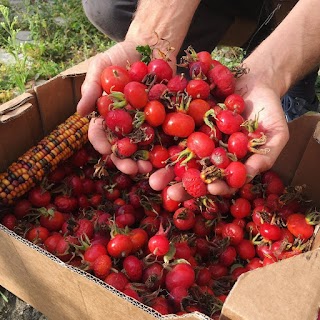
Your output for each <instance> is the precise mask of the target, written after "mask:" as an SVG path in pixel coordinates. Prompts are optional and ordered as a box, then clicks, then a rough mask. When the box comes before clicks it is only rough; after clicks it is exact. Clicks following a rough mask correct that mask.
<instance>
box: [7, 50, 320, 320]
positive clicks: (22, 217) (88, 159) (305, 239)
mask: <svg viewBox="0 0 320 320" xmlns="http://www.w3.org/2000/svg"><path fill="white" fill-rule="evenodd" d="M186 53H187V54H186V56H185V57H184V59H183V61H182V64H183V65H184V66H185V67H186V70H187V72H188V75H187V76H184V75H183V74H179V75H176V76H173V75H172V69H171V68H170V66H169V64H168V63H167V62H166V61H165V60H163V59H153V60H151V61H150V62H149V63H148V64H146V63H144V62H141V61H137V62H135V63H133V64H132V65H130V66H128V68H127V69H125V68H122V67H119V66H110V67H108V68H106V69H105V70H104V72H103V74H102V77H101V79H102V86H103V90H104V95H103V96H101V98H100V99H99V100H98V102H97V109H98V112H99V114H100V116H101V117H103V118H104V120H105V121H104V123H105V125H106V126H105V128H106V132H107V136H108V139H109V142H110V144H111V145H112V153H113V155H116V156H117V158H120V159H134V160H135V161H144V162H145V163H144V170H142V171H139V172H138V173H137V174H134V175H129V174H126V173H123V172H121V171H119V170H118V168H117V167H116V166H115V163H114V161H111V160H112V158H111V157H110V155H104V156H103V157H101V155H99V154H98V153H97V152H96V151H95V150H94V149H93V148H92V146H91V145H90V144H88V145H86V146H85V147H84V148H82V149H81V150H79V151H78V152H77V153H76V154H74V155H73V156H72V157H71V158H70V159H69V160H68V161H67V162H65V163H63V164H61V165H60V166H59V167H58V168H57V169H56V170H54V171H53V172H52V173H50V174H49V175H48V176H47V177H46V179H45V180H44V181H43V183H42V185H41V186H37V187H35V188H33V189H32V190H31V191H30V192H29V193H28V194H27V195H26V196H25V197H23V198H22V199H20V200H19V201H18V202H17V203H16V204H15V205H14V206H13V207H11V208H8V210H7V211H6V212H5V214H3V216H2V219H1V223H2V224H3V225H5V226H6V227H7V228H9V229H10V230H14V231H15V232H16V233H18V234H19V235H21V236H22V237H25V238H26V239H28V240H29V241H31V242H33V243H35V244H37V245H39V246H40V247H42V248H44V249H45V250H47V251H48V252H50V253H52V254H53V255H55V256H57V257H58V258H60V259H61V260H62V261H64V262H66V263H69V264H70V265H73V266H75V267H77V268H81V269H82V270H86V271H88V272H89V273H91V274H93V275H95V276H96V277H97V278H99V279H101V280H102V281H104V282H105V283H107V284H109V285H111V286H113V287H115V288H116V289H118V290H119V291H121V292H123V293H125V294H127V295H128V296H130V297H132V298H134V299H136V300H138V301H140V302H142V303H144V304H146V305H148V306H150V307H151V308H153V309H155V310H157V311H158V312H160V313H161V314H169V313H175V314H178V315H180V314H184V313H187V312H193V311H199V312H202V313H204V314H206V315H208V316H209V317H211V318H213V319H216V318H218V317H219V314H220V310H221V307H222V305H223V302H224V301H225V299H226V297H227V295H228V294H229V292H230V290H231V288H232V286H233V284H234V283H235V281H236V280H237V278H238V277H239V276H240V275H241V274H242V273H244V272H247V271H250V270H253V269H256V268H260V267H263V266H265V265H268V264H271V263H274V262H276V261H279V260H282V259H286V258H289V257H291V256H294V255H297V254H300V253H301V252H303V251H305V250H308V249H309V248H310V244H311V241H312V236H313V233H314V224H317V223H318V222H319V214H318V213H317V212H316V211H315V210H314V211H312V210H311V205H310V203H309V202H307V201H306V200H305V199H304V196H303V188H300V187H285V185H284V183H283V181H282V180H281V178H280V177H279V175H278V174H277V173H275V172H273V171H267V172H265V173H263V174H262V175H260V176H258V177H256V178H255V179H254V180H253V181H251V182H250V183H248V182H246V171H245V166H244V165H243V162H244V160H245V159H246V157H248V156H249V155H250V154H251V153H252V152H267V149H261V148H260V147H259V146H261V145H263V144H264V143H265V142H266V135H265V132H264V131H263V130H261V128H260V127H259V126H258V124H257V123H256V122H249V121H244V119H243V117H242V115H241V114H242V113H243V111H244V109H245V104H244V101H243V99H242V97H241V96H240V95H238V94H236V93H235V92H234V90H235V76H234V74H233V73H232V72H231V71H230V70H229V69H228V68H227V67H225V66H224V65H222V64H221V63H219V62H217V61H215V60H213V59H212V58H211V56H210V54H209V53H208V52H199V53H195V52H194V51H193V50H192V49H191V48H189V49H188V50H187V51H186ZM146 163H147V164H149V165H146ZM150 164H151V165H150ZM168 167H170V168H173V172H174V175H173V178H172V179H171V180H172V181H171V180H169V181H168V182H170V183H168V185H166V186H165V187H164V188H162V189H161V190H160V189H159V190H155V189H154V188H152V187H151V185H150V180H149V178H150V175H151V176H152V174H153V173H154V172H156V171H157V170H159V169H160V170H161V169H163V168H168ZM146 168H148V169H146ZM158 177H159V176H158ZM160 178H161V175H160ZM166 178H167V177H166ZM215 179H225V181H226V182H227V183H228V184H229V185H230V186H231V187H235V188H237V189H238V191H237V193H235V194H234V195H228V196H213V195H211V194H209V193H208V191H207V187H206V185H207V183H210V182H211V181H213V180H215ZM181 182H182V184H183V187H184V188H185V189H186V191H187V192H188V194H189V195H190V197H189V199H188V200H185V201H183V202H178V201H175V200H172V199H170V198H169V197H168V192H167V191H168V188H169V185H172V184H175V183H181ZM166 184H167V183H166Z"/></svg>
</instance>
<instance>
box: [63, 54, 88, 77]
mask: <svg viewBox="0 0 320 320" xmlns="http://www.w3.org/2000/svg"><path fill="white" fill-rule="evenodd" d="M91 60H92V58H90V59H87V60H84V61H82V62H80V63H79V64H77V65H75V66H73V67H71V68H69V69H67V70H65V71H63V72H61V73H60V74H59V76H61V77H63V78H64V77H74V76H77V75H83V74H85V73H87V70H88V66H89V63H90V61H91Z"/></svg>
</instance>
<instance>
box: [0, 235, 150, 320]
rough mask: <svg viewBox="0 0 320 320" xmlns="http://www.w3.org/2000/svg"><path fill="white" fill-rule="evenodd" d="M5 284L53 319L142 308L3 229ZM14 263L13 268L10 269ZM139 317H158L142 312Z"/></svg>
mask: <svg viewBox="0 0 320 320" xmlns="http://www.w3.org/2000/svg"><path fill="white" fill-rule="evenodd" d="M0 242H1V246H0V264H1V272H0V281H1V284H2V285H3V286H4V287H5V288H7V289H8V290H10V291H11V292H13V293H14V294H16V295H17V296H19V297H20V298H21V299H23V300H24V301H27V302H28V303H30V304H31V305H32V306H34V307H35V308H37V309H38V310H39V311H41V312H42V313H44V314H45V315H46V316H47V317H48V318H49V319H50V320H61V319H63V320H75V319H83V320H94V319H97V320H98V319H104V318H106V319H127V317H128V315H129V314H134V313H136V312H138V311H140V310H138V307H137V306H135V305H133V304H132V303H128V302H127V301H126V300H124V299H123V298H121V297H119V296H117V295H116V294H114V293H112V292H111V291H108V290H106V288H104V287H102V286H98V285H97V284H96V283H95V282H93V281H91V280H89V279H87V278H85V277H84V276H82V275H80V274H78V273H76V272H72V271H70V269H68V268H67V267H66V266H65V265H64V264H63V263H61V264H58V263H57V262H55V261H53V260H50V259H49V258H48V257H46V256H45V255H43V254H39V253H38V252H36V251H35V250H32V249H31V248H28V246H26V244H24V243H22V242H20V241H19V240H17V239H15V238H13V237H10V236H9V235H8V234H6V233H5V232H3V231H1V230H0ZM8 262H10V268H8V267H7V266H8ZM139 319H141V320H149V319H155V317H154V316H152V315H151V314H149V313H147V312H143V313H142V312H141V311H140V314H139Z"/></svg>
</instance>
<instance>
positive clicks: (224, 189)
mask: <svg viewBox="0 0 320 320" xmlns="http://www.w3.org/2000/svg"><path fill="white" fill-rule="evenodd" d="M207 189H208V191H209V193H211V194H213V195H221V196H224V195H230V194H234V193H235V192H236V191H237V189H235V188H230V187H229V186H228V184H227V183H226V182H225V181H223V180H216V181H214V182H212V183H209V184H208V186H207Z"/></svg>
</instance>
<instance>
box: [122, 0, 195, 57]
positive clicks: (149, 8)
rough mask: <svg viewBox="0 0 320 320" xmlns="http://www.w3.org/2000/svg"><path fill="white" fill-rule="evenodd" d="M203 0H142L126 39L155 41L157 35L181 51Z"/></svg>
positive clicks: (152, 42) (142, 41) (140, 41)
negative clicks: (195, 13)
mask: <svg viewBox="0 0 320 320" xmlns="http://www.w3.org/2000/svg"><path fill="white" fill-rule="evenodd" d="M199 3H200V0H165V1H155V0H140V1H139V4H138V8H137V11H136V13H135V17H134V19H133V21H132V23H131V25H130V27H129V30H128V33H127V36H126V40H131V41H135V42H139V43H141V45H143V44H149V45H151V44H155V43H156V41H157V40H158V39H157V36H158V38H159V39H165V40H166V41H167V44H166V45H167V46H168V45H169V46H170V47H173V48H174V49H175V52H178V51H179V49H180V47H181V45H182V42H183V40H184V38H185V36H186V34H187V32H188V29H189V26H190V23H191V20H192V17H193V15H194V12H195V11H196V9H197V7H198V5H199Z"/></svg>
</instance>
